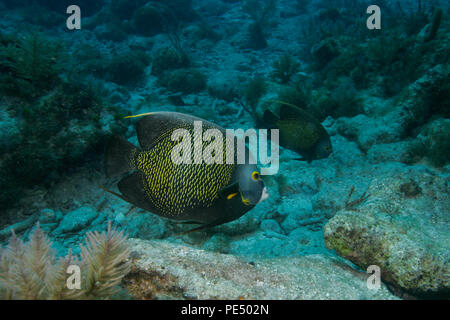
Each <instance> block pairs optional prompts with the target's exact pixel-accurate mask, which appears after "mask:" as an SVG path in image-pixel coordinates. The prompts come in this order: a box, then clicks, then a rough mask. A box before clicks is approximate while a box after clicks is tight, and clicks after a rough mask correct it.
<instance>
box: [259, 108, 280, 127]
mask: <svg viewBox="0 0 450 320" xmlns="http://www.w3.org/2000/svg"><path fill="white" fill-rule="evenodd" d="M278 120H279V119H278V118H277V116H276V115H274V114H273V112H272V111H270V110H266V111H264V115H263V121H264V122H265V123H266V124H269V125H271V124H274V123H276V122H277V121H278Z"/></svg>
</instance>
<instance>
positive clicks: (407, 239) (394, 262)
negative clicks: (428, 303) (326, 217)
mask: <svg viewBox="0 0 450 320" xmlns="http://www.w3.org/2000/svg"><path fill="white" fill-rule="evenodd" d="M367 194H368V198H367V200H366V201H365V202H363V203H361V204H359V205H358V204H356V205H355V206H352V207H349V206H347V207H346V208H344V209H343V210H341V211H339V212H338V213H337V214H336V215H335V216H334V217H333V218H332V219H331V220H330V221H329V222H328V224H327V225H326V226H325V228H324V238H325V244H326V246H327V247H328V248H330V249H335V250H336V252H337V253H338V254H339V255H341V256H342V257H345V258H347V259H349V260H350V261H352V262H354V263H355V264H356V265H358V266H360V267H361V268H367V267H368V266H369V265H377V266H379V267H380V268H381V277H382V279H383V280H384V281H385V282H386V283H387V284H389V285H390V286H391V288H392V289H394V290H395V291H396V292H397V293H398V294H400V295H403V294H405V295H407V296H413V297H420V298H427V297H434V298H436V297H437V298H444V297H447V298H448V297H450V277H449V274H450V266H449V253H450V241H449V240H450V236H449V234H450V233H449V231H450V223H449V222H450V221H449V220H450V219H449V218H450V217H449V212H450V198H449V179H448V177H447V176H440V175H438V174H435V173H433V172H430V171H429V170H428V169H426V168H425V167H406V166H405V167H403V168H402V167H401V166H399V167H398V170H397V171H396V172H395V173H394V172H393V173H392V175H390V176H381V178H377V179H374V180H372V182H371V184H370V187H369V189H368V191H367Z"/></svg>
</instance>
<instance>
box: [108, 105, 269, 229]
mask: <svg viewBox="0 0 450 320" xmlns="http://www.w3.org/2000/svg"><path fill="white" fill-rule="evenodd" d="M194 121H201V122H202V130H203V132H205V130H208V129H218V130H219V131H221V132H222V133H223V134H224V137H225V129H223V128H221V127H220V126H217V125H216V124H213V123H211V122H209V121H206V120H203V119H200V118H197V117H193V116H190V115H185V114H181V113H175V112H155V113H152V114H150V115H148V116H145V117H143V118H142V119H140V120H139V121H138V122H137V124H136V131H137V135H138V140H139V144H140V147H141V148H137V147H135V146H134V145H132V144H131V143H129V142H128V141H127V140H125V139H123V138H120V137H113V138H112V139H111V140H110V142H109V143H108V145H107V148H106V156H105V170H106V174H107V175H108V176H115V175H123V174H127V176H126V177H124V178H123V179H122V180H120V182H119V183H118V188H119V191H120V192H121V198H122V199H124V200H126V201H128V202H130V203H132V204H134V205H136V206H138V207H140V208H142V209H145V210H147V211H150V212H152V213H155V214H158V215H160V216H162V217H165V218H169V219H174V220H185V221H192V222H196V223H200V224H205V225H218V224H222V223H225V222H229V221H232V220H235V219H237V218H239V217H240V216H242V215H243V214H245V213H246V212H247V211H249V210H250V209H252V208H253V207H254V205H255V204H256V203H248V202H245V203H244V202H243V199H244V198H245V195H244V194H245V192H246V191H244V190H241V189H242V188H241V187H242V186H241V184H239V179H241V176H242V175H243V174H245V173H246V171H248V170H256V166H251V167H249V165H238V164H227V163H225V161H224V163H223V164H215V163H214V164H206V163H204V162H201V163H197V164H196V163H195V162H196V161H195V157H198V156H199V155H198V154H194V153H192V156H193V161H192V162H193V163H192V164H184V163H182V164H175V163H173V161H172V159H171V153H172V150H173V148H174V147H175V146H176V145H177V144H178V143H179V142H178V141H172V133H173V132H174V130H176V129H186V130H187V131H188V132H190V133H191V137H194V138H193V144H192V145H194V144H195V143H196V142H199V143H201V145H202V146H203V147H205V145H206V143H205V142H204V141H202V140H203V139H202V137H201V136H200V137H199V139H201V141H196V140H195V139H198V138H196V135H195V134H193V131H194ZM224 141H225V139H224ZM223 152H224V155H225V152H226V150H225V143H224V148H223ZM224 159H225V157H224ZM254 188H255V191H256V192H260V193H261V194H262V189H263V184H262V181H260V183H259V184H256V183H255V185H254ZM230 195H231V196H230Z"/></svg>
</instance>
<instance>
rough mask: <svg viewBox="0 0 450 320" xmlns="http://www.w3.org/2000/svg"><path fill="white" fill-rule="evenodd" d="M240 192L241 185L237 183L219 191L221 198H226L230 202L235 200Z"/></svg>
mask: <svg viewBox="0 0 450 320" xmlns="http://www.w3.org/2000/svg"><path fill="white" fill-rule="evenodd" d="M239 193H240V191H239V183H237V182H235V183H232V184H230V185H228V186H226V187H223V188H222V189H220V190H219V197H220V198H226V199H228V200H230V199H233V198H234V196H236V195H238V194H239Z"/></svg>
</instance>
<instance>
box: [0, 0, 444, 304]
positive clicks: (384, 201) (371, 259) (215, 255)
mask: <svg viewBox="0 0 450 320" xmlns="http://www.w3.org/2000/svg"><path fill="white" fill-rule="evenodd" d="M73 4H75V5H78V6H79V7H80V9H81V29H80V30H69V29H68V28H67V26H66V20H67V18H68V17H69V16H70V14H67V13H66V9H67V7H68V6H69V5H73ZM373 4H374V5H377V6H379V7H380V9H381V29H373V30H370V29H368V27H367V24H366V21H367V19H368V18H369V16H370V14H368V13H367V12H366V11H367V8H368V6H369V5H373ZM448 14H449V5H448V2H447V1H432V0H429V1H426V0H422V1H420V0H402V1H389V0H370V1H365V0H333V1H331V0H161V1H158V0H155V1H147V0H95V1H92V0H91V1H87V0H70V1H65V0H62V1H59V0H20V1H19V0H0V17H1V18H0V151H1V152H0V187H1V189H0V242H1V243H2V245H3V249H2V250H1V251H0V258H1V260H0V298H2V299H5V298H12V299H25V298H26V299H28V298H29V299H36V298H56V299H58V298H61V299H63V298H80V297H82V298H94V299H95V298H106V297H113V298H114V297H116V298H126V299H132V298H134V299H173V298H175V299H398V298H421V299H423V298H440V299H445V298H447V299H448V298H450V266H449V253H450V241H449V240H450V188H449V182H450V83H449V79H450V78H449V56H450V54H449V53H450V52H449V34H450V28H449V21H448ZM283 104H284V105H286V104H290V105H295V106H297V107H299V108H301V109H302V110H304V111H305V112H307V113H308V114H309V115H311V116H312V117H314V118H315V119H317V120H318V121H319V122H320V123H322V126H323V127H324V128H325V130H326V132H327V134H328V135H329V136H330V141H331V146H332V153H331V154H330V155H329V156H328V155H327V157H325V158H322V159H313V160H312V161H300V160H299V158H301V155H299V154H298V153H297V152H296V151H295V150H292V148H288V147H286V148H285V147H283V145H282V146H281V147H280V168H279V172H278V173H277V174H276V175H273V176H263V177H262V179H263V181H264V184H265V186H266V187H267V189H268V193H269V194H270V197H269V198H268V199H266V200H265V201H263V202H261V203H260V204H258V205H257V206H255V207H254V208H253V209H252V210H251V211H249V212H248V213H246V214H245V215H244V216H242V217H241V218H239V219H237V220H235V221H232V222H229V223H226V224H223V225H220V226H216V227H213V228H210V229H206V230H202V231H199V232H194V233H190V234H187V235H182V236H180V233H182V232H184V231H187V230H189V229H190V228H191V227H189V226H185V225H181V224H176V223H174V222H173V221H171V220H168V219H164V218H161V217H159V216H157V215H155V214H152V213H150V212H147V211H145V210H143V209H140V208H137V207H135V206H133V205H131V204H129V203H127V202H125V201H123V200H121V199H119V198H117V197H115V196H114V195H112V194H109V193H106V192H105V191H104V190H103V189H101V188H99V186H106V187H108V188H111V189H114V188H116V187H115V184H114V183H113V182H111V181H110V180H108V179H107V178H106V176H105V173H104V169H103V157H104V149H105V144H106V141H107V140H108V139H109V137H111V136H112V135H120V136H122V137H125V138H127V139H128V140H129V141H130V142H132V143H133V144H135V145H137V144H138V143H137V137H136V132H135V130H134V124H135V121H134V120H133V119H124V117H126V116H130V115H136V114H142V113H147V112H154V111H176V112H181V113H185V114H189V115H194V116H198V117H201V118H204V119H207V120H209V121H211V122H213V123H216V124H218V125H220V126H222V127H224V128H230V129H237V128H242V129H244V130H245V129H248V128H266V126H265V125H266V124H265V123H264V116H263V115H264V112H265V110H266V109H267V108H269V109H272V110H276V109H277V108H280V106H281V105H283ZM302 134H303V133H302ZM291 138H292V139H294V140H295V139H296V136H295V134H294V136H291ZM308 139H309V138H308ZM311 139H313V134H311ZM185 183H186V187H189V181H186V182H185ZM114 190H115V189H114ZM109 223H110V228H112V229H111V230H110V232H109V233H108V234H106V233H103V234H99V233H94V232H95V231H98V232H105V231H106V230H107V229H108V224H109ZM37 226H38V227H37ZM12 230H14V234H15V235H16V236H17V238H16V237H15V236H12V237H11V235H12ZM119 231H123V234H126V235H127V236H128V238H129V239H130V240H125V239H124V238H123V235H121V234H119ZM89 232H91V233H89ZM86 233H88V242H87V243H86V242H85V238H86ZM18 239H21V240H18ZM89 239H90V240H89ZM22 241H24V243H22ZM50 241H51V243H50ZM89 241H91V242H89ZM83 243H86V245H85V246H83V247H80V244H83ZM108 245H111V246H110V247H108ZM111 248H112V249H111ZM69 249H71V251H72V254H73V255H74V256H78V255H80V256H81V260H82V261H83V263H85V264H86V265H89V266H90V267H89V268H90V269H89V270H90V272H91V273H90V277H91V278H90V279H91V280H92V279H96V280H95V281H93V282H94V283H105V285H104V288H102V287H101V288H100V289H99V290H97V291H95V290H94V289H92V290H91V291H89V294H87V293H86V294H85V296H76V295H70V294H67V293H64V294H62V293H61V292H63V291H58V292H59V293H58V294H54V292H56V291H55V290H56V289H55V288H57V287H58V286H57V283H59V282H58V281H60V278H58V277H59V276H61V273H58V272H56V271H55V270H54V269H52V268H53V267H52V265H56V264H57V263H56V262H57V261H59V262H58V263H59V264H58V265H61V266H63V265H64V263H65V262H67V263H68V264H70V263H72V262H73V263H74V261H77V259H78V258H75V257H72V256H71V257H69V258H65V260H64V259H63V257H66V255H67V254H68V252H69ZM102 250H103V251H102ZM108 250H109V251H108ZM103 253H104V254H103ZM102 254H103V255H102ZM92 257H96V258H95V259H94V258H92ZM105 257H106V258H105ZM124 257H126V259H125V258H124ZM60 258H61V260H58V259H60ZM96 259H97V260H96ZM125 260H126V261H127V263H126V267H124V264H123V263H124V262H123V261H125ZM102 265H104V266H111V268H107V267H106V268H104V269H101V270H103V271H99V270H100V269H99V268H100V267H99V266H102ZM369 266H378V267H379V269H380V270H381V280H382V283H381V286H380V287H379V288H376V289H370V288H369V287H368V286H367V282H366V280H367V277H368V274H367V272H366V271H367V268H368V267H369ZM86 268H87V267H86ZM96 268H97V269H96ZM61 270H63V269H61ZM105 270H106V271H105ZM55 272H56V273H57V274H58V277H56V278H55V277H54V276H52V274H54V273H55ZM102 272H104V274H103V278H102ZM28 276H29V278H27V277H28ZM96 277H97V278H96ZM108 277H109V278H108ZM49 279H50V280H49ZM111 279H115V281H113V283H112V284H111V282H108V281H109V280H111ZM102 281H103V282H102ZM111 281H112V280H111ZM60 282H61V281H60ZM24 283H26V286H25V284H24ZM43 283H44V284H43ZM50 283H51V284H50ZM33 285H34V286H33ZM42 285H46V286H47V287H46V288H47V289H46V290H44V291H40V292H39V293H38V291H39V290H38V288H39V286H42ZM113 286H114V287H115V288H112V287H113ZM94 287H95V285H94ZM116 287H117V288H119V289H120V290H115V289H117V288H116ZM61 290H63V289H61ZM25 292H26V293H27V294H25Z"/></svg>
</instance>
